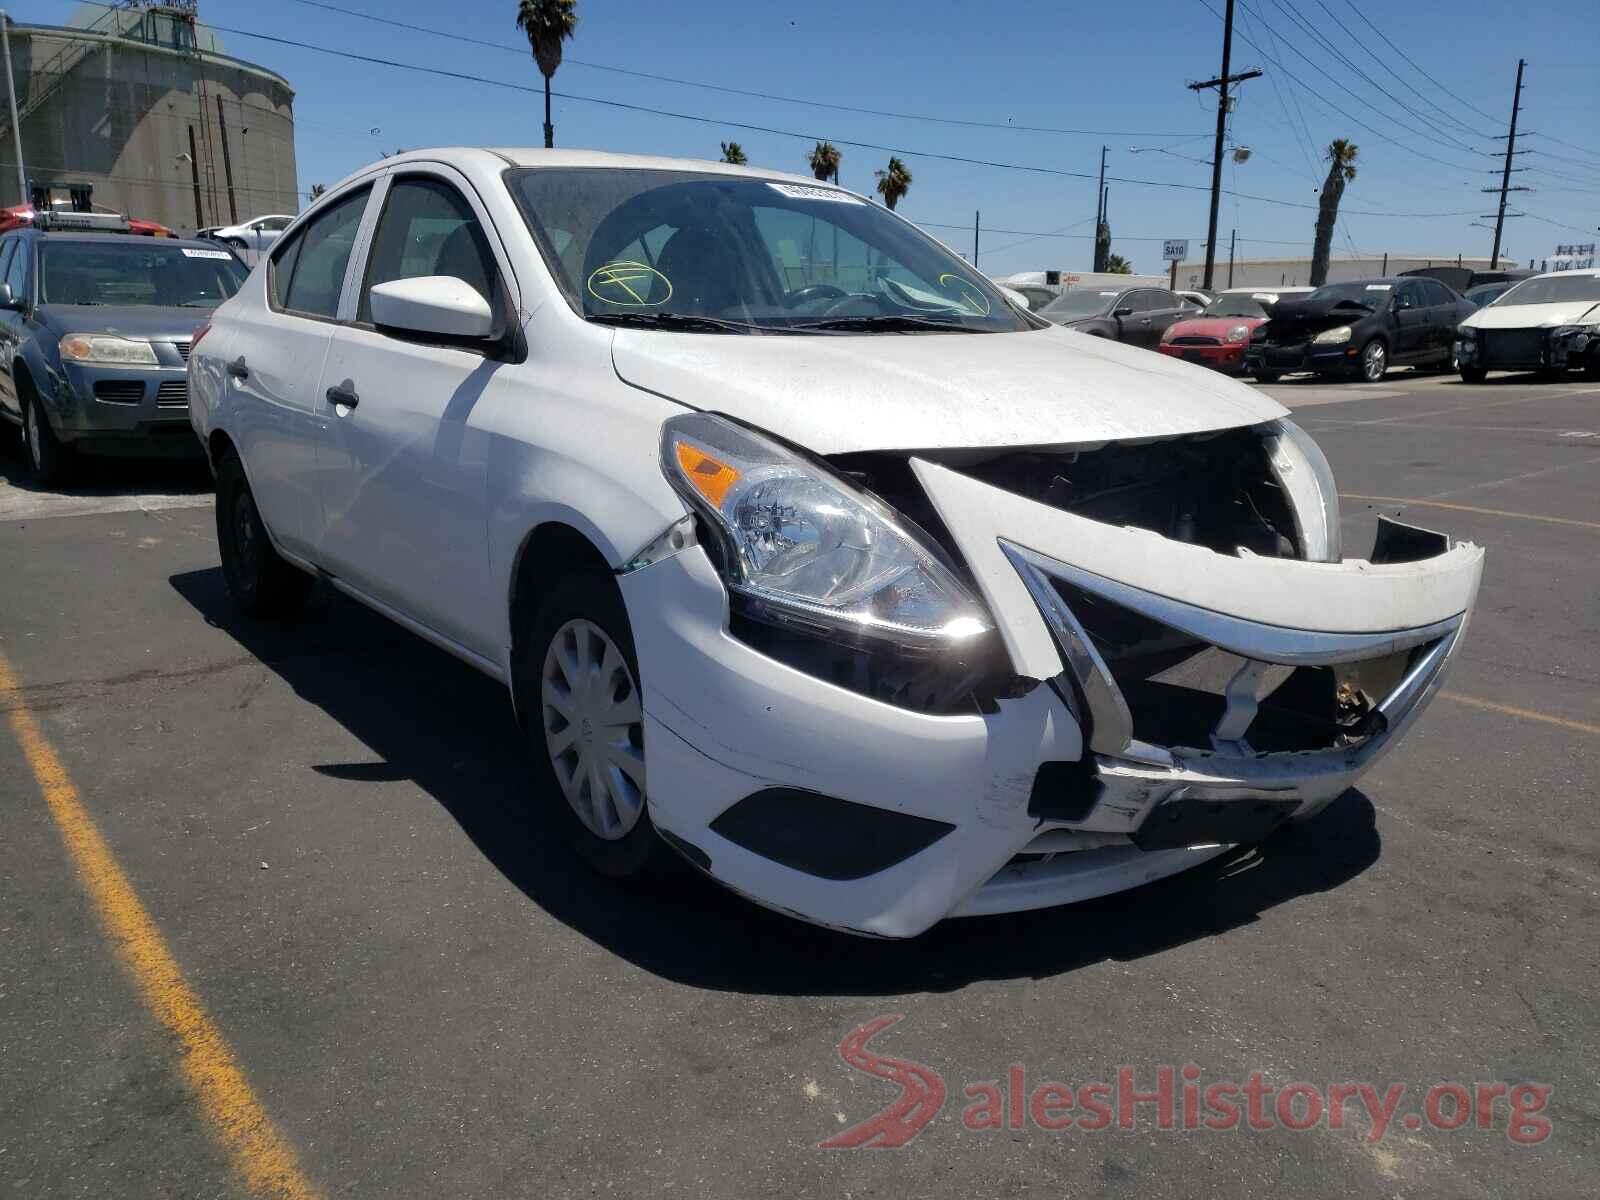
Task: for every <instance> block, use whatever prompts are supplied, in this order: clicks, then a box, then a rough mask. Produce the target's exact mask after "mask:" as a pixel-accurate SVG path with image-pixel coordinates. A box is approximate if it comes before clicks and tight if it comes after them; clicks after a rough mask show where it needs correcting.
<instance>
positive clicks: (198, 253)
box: [178, 246, 233, 262]
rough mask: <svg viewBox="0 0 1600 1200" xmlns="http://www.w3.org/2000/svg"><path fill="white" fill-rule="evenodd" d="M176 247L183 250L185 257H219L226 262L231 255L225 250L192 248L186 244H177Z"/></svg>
mask: <svg viewBox="0 0 1600 1200" xmlns="http://www.w3.org/2000/svg"><path fill="white" fill-rule="evenodd" d="M178 249H180V250H182V251H183V256H184V257H185V258H220V259H221V260H222V261H223V262H227V261H228V260H229V259H230V258H232V257H233V255H231V254H229V253H228V252H227V251H226V250H193V249H190V248H189V247H188V246H179V247H178Z"/></svg>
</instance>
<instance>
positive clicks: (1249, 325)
mask: <svg viewBox="0 0 1600 1200" xmlns="http://www.w3.org/2000/svg"><path fill="white" fill-rule="evenodd" d="M1265 321H1266V318H1265V317H1191V318H1190V319H1189V320H1187V321H1174V322H1173V323H1172V326H1171V332H1170V335H1169V336H1171V337H1214V338H1217V339H1219V340H1220V339H1222V338H1226V337H1227V336H1228V330H1230V329H1237V328H1238V327H1239V326H1240V325H1243V326H1244V327H1245V328H1246V329H1254V328H1255V327H1256V326H1257V325H1261V324H1263V323H1265Z"/></svg>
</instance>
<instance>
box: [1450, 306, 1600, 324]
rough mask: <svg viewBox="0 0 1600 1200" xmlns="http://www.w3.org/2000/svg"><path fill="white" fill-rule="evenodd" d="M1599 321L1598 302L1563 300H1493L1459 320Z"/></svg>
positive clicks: (1473, 322)
mask: <svg viewBox="0 0 1600 1200" xmlns="http://www.w3.org/2000/svg"><path fill="white" fill-rule="evenodd" d="M1594 322H1600V303H1596V302H1595V301H1593V300H1562V301H1558V302H1557V303H1555V304H1492V305H1490V306H1489V307H1488V308H1480V309H1479V310H1478V311H1477V312H1475V313H1473V314H1472V315H1471V316H1470V317H1468V318H1467V319H1466V320H1465V321H1463V322H1461V323H1462V324H1463V325H1465V326H1467V327H1468V328H1470V329H1538V328H1540V327H1541V326H1546V325H1587V324H1591V323H1594Z"/></svg>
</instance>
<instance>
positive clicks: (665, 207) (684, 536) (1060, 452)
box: [189, 149, 1483, 937]
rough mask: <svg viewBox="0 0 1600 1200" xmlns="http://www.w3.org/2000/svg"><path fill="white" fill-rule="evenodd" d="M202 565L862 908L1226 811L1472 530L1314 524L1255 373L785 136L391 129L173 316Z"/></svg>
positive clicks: (1367, 660)
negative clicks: (429, 663) (373, 648)
mask: <svg viewBox="0 0 1600 1200" xmlns="http://www.w3.org/2000/svg"><path fill="white" fill-rule="evenodd" d="M189 377H190V397H191V400H190V405H191V407H190V415H191V419H192V421H193V424H194V427H195V429H196V431H197V432H198V434H199V436H200V438H201V440H202V441H203V442H204V444H205V445H206V446H207V447H208V449H209V452H210V458H211V462H212V464H213V466H214V468H215V471H216V476H217V531H218V537H219V541H220V550H221V558H222V565H223V570H224V574H225V577H226V580H227V586H228V588H229V590H230V592H231V593H232V595H233V597H234V599H235V600H236V602H237V603H238V604H239V606H240V607H241V608H242V609H243V610H244V611H245V612H247V613H250V614H255V615H259V616H267V615H283V614H287V613H290V612H292V611H293V609H294V608H295V606H296V605H297V604H298V603H299V602H300V601H301V600H302V599H303V598H304V596H305V595H306V592H307V589H308V587H309V586H310V585H311V583H312V579H313V577H314V576H316V577H320V578H322V579H324V580H326V581H327V582H328V583H329V584H331V585H332V586H333V587H335V588H337V589H339V590H340V591H342V592H345V593H347V594H349V595H350V596H353V597H355V598H356V599H357V600H359V601H361V602H362V603H364V604H367V605H370V606H371V607H372V608H374V609H376V610H378V611H379V612H381V613H384V614H386V615H387V616H389V617H391V618H393V619H394V620H395V621H397V622H399V623H400V624H402V625H403V626H405V627H406V628H408V629H410V630H412V631H414V632H416V633H417V634H419V635H420V636H422V637H424V638H427V639H428V640H430V641H432V642H435V643H437V644H438V645H439V646H442V647H443V648H445V649H446V650H448V651H449V652H451V653H452V654H455V655H457V656H459V657H460V658H462V659H464V660H465V661H466V662H468V663H471V664H472V665H473V666H475V667H477V668H478V669H479V670H481V671H483V672H484V673H485V674H487V675H490V676H492V677H493V678H495V679H497V680H500V681H502V682H504V683H505V684H506V685H507V687H508V689H509V691H510V694H511V699H512V701H513V704H514V706H515V711H516V713H517V716H518V719H519V721H520V723H521V726H522V728H523V730H524V731H525V735H526V737H527V739H528V741H529V744H530V747H531V753H532V757H533V759H534V763H535V774H536V779H534V780H533V781H531V782H530V785H529V788H528V792H527V796H528V802H529V803H530V804H534V805H541V806H547V807H548V811H549V812H550V813H551V814H552V815H553V819H554V820H556V821H558V822H560V823H561V824H562V826H563V828H564V829H565V830H566V832H567V833H568V835H569V836H570V839H571V842H572V844H573V846H574V848H575V849H576V850H577V852H578V853H580V854H581V855H582V856H583V857H585V858H586V859H587V860H588V861H589V862H590V863H591V864H593V865H594V866H595V867H596V868H598V869H599V870H601V871H603V872H605V873H608V874H612V875H626V874H633V873H637V872H640V871H642V870H645V869H646V868H647V867H649V866H650V865H651V863H652V861H653V860H656V859H658V858H659V857H660V856H661V855H662V854H663V853H664V852H676V853H677V854H678V855H681V856H682V857H683V858H684V859H686V860H688V861H689V862H691V863H693V864H694V865H695V866H697V867H698V868H699V869H701V870H702V871H704V872H706V873H707V874H709V875H711V876H713V877H714V878H716V879H718V880H720V881H721V882H723V883H724V884H726V885H727V886H729V887H730V888H733V889H735V890H736V891H738V892H741V893H743V894H744V895H746V896H749V897H751V898H752V899H754V900H756V901H759V902H760V903H762V904H766V905H769V906H771V907H773V908H776V909H779V910H781V911H783V912H786V913H790V914H792V915H795V916H798V917H801V918H804V919H806V920H809V921H814V922H817V923H820V924H824V925H828V926H832V927H835V928H839V929H846V930H850V931H854V932H858V933H865V934H873V935H878V936H888V937H904V936H911V935H914V934H917V933H919V932H921V931H923V930H925V929H927V928H928V927H929V926H931V925H933V924H934V923H935V922H937V921H939V920H941V919H942V918H944V917H947V916H952V915H970V914H981V913H995V912H1003V911H1014V910H1019V909H1030V908H1039V907H1043V906H1046V905H1052V904H1060V903H1064V902H1068V901H1074V900H1079V899H1083V898H1086V897H1090V896H1096V895H1103V894H1106V893H1108V892H1114V891H1117V890H1119V889H1123V888H1128V887H1132V886H1135V885H1137V884H1140V883H1144V882H1146V881H1149V880H1153V879H1157V878H1160V877H1162V876H1165V875H1170V874H1172V873H1173V872H1176V871H1179V870H1182V869H1184V868H1186V867H1189V866H1191V865H1194V864H1196V863H1199V862H1203V861H1205V860H1206V859H1208V858H1211V857H1213V856H1215V855H1217V854H1219V853H1222V852H1223V851H1224V850H1225V849H1226V848H1227V847H1228V846H1231V845H1234V844H1238V843H1246V842H1252V841H1256V840H1259V839H1261V838H1264V837H1266V836H1267V835H1268V834H1270V833H1271V832H1272V830H1273V829H1275V828H1276V827H1277V826H1278V824H1279V823H1280V822H1282V821H1285V820H1296V819H1301V818H1305V817H1307V816H1310V815H1312V814H1314V813H1316V812H1317V811H1319V810H1320V809H1322V808H1323V807H1324V806H1325V805H1327V804H1328V803H1329V802H1330V801H1331V800H1333V799H1334V798H1335V797H1336V796H1338V795H1339V794H1340V793H1341V792H1343V791H1344V790H1345V789H1346V788H1347V787H1348V786H1350V784H1351V783H1352V782H1353V781H1354V780H1355V779H1356V778H1357V777H1358V776H1360V775H1361V773H1362V772H1363V771H1365V770H1366V769H1367V768H1368V767H1370V766H1371V765H1372V763H1373V761H1374V760H1375V759H1376V758H1377V757H1378V756H1379V755H1381V754H1383V753H1384V752H1385V751H1387V750H1388V749H1389V748H1390V747H1391V746H1393V745H1394V744H1395V742H1396V741H1397V740H1398V739H1399V738H1400V737H1401V735H1402V734H1404V732H1405V731H1406V729H1407V728H1408V727H1409V726H1410V725H1411V724H1412V722H1414V721H1415V720H1416V718H1417V716H1418V714H1419V713H1420V712H1421V711H1422V709H1423V708H1424V706H1425V705H1426V704H1427V702H1428V701H1429V699H1430V698H1431V697H1432V696H1433V695H1434V693H1435V692H1436V690H1437V689H1438V688H1439V686H1440V682H1441V680H1442V678H1443V674H1444V671H1445V668H1446V666H1447V665H1448V663H1449V662H1450V660H1451V658H1452V656H1453V655H1454V653H1455V651H1456V650H1457V648H1458V647H1459V645H1460V640H1461V634H1462V631H1463V629H1464V628H1465V624H1466V620H1467V616H1468V613H1469V611H1470V609H1471V607H1472V604H1473V601H1474V598H1475V596H1476V593H1477V589H1478V582H1479V577H1480V574H1481V570H1482V559H1483V554H1482V551H1481V550H1479V549H1478V548H1477V547H1475V546H1472V545H1470V544H1451V543H1450V542H1449V541H1448V539H1446V538H1445V537H1443V536H1442V535H1439V534H1434V533H1429V532H1427V531H1424V530H1419V529H1413V528H1410V527H1407V526H1401V525H1398V524H1395V523H1393V522H1383V523H1382V524H1381V525H1380V527H1379V533H1378V539H1377V544H1376V545H1375V547H1374V549H1373V550H1372V551H1371V552H1370V553H1369V555H1368V556H1367V557H1366V558H1350V559H1346V558H1344V556H1343V554H1342V551H1341V546H1340V524H1339V511H1338V500H1337V493H1336V491H1335V488H1334V483H1333V479H1332V475H1331V472H1330V471H1329V469H1328V465H1327V462H1326V460H1325V459H1324V457H1323V456H1322V454H1321V452H1320V451H1319V450H1318V448H1317V446H1316V444H1315V443H1314V442H1313V441H1312V440H1311V439H1310V438H1309V437H1308V436H1307V435H1306V434H1305V433H1304V432H1303V431H1302V430H1300V429H1299V428H1298V427H1296V426H1295V425H1294V424H1293V422H1291V421H1289V420H1288V419H1287V418H1286V414H1285V412H1284V410H1283V409H1282V408H1281V407H1280V406H1279V405H1278V404H1277V403H1276V402H1274V401H1273V400H1272V399H1270V398H1269V397H1267V396H1266V395H1264V394H1262V393H1260V392H1258V391H1254V390H1252V389H1250V388H1247V387H1244V386H1242V385H1240V384H1238V383H1235V382H1233V381H1231V380H1228V379H1225V378H1222V377H1219V376H1217V375H1215V374H1213V373H1211V372H1208V371H1206V370H1204V369H1202V368H1197V367H1193V366H1190V365H1189V364H1186V363H1183V362H1178V361H1171V360H1168V359H1164V358H1160V357H1157V356H1155V355H1151V354H1147V353H1144V352H1143V351H1140V350H1138V349H1133V348H1129V347H1126V346H1122V345H1119V344H1117V343H1115V342H1110V341H1101V340H1094V339H1089V338H1083V337H1075V336H1073V335H1071V334H1070V333H1067V332H1065V331H1064V330H1061V329H1059V328H1058V327H1055V326H1052V325H1050V324H1048V323H1046V322H1043V321H1040V320H1038V319H1037V318H1034V317H1032V316H1030V315H1028V314H1026V313H1024V312H1022V311H1020V310H1018V309H1017V308H1015V307H1014V306H1012V305H1010V304H1007V303H1005V302H1004V301H1003V299H1002V297H1001V295H1000V293H999V292H998V291H997V290H996V288H995V286H994V285H993V284H992V283H991V282H990V281H989V280H987V279H985V278H984V277H983V276H982V275H980V274H978V273H977V272H976V271H974V270H973V269H971V268H970V267H968V266H967V265H966V264H965V263H964V262H962V261H961V260H960V259H959V258H958V257H956V256H955V255H953V254H951V253H950V252H949V251H948V250H946V249H944V248H943V247H942V246H940V245H939V244H938V243H937V242H935V241H933V240H931V239H930V238H928V237H926V236H925V235H923V234H922V233H921V232H919V231H918V230H917V228H916V227H915V226H913V225H911V224H909V223H908V222H906V221H904V220H902V219H901V218H900V217H897V216H895V215H894V214H893V213H891V212H888V211H886V210H885V209H884V208H882V207H881V206H878V205H874V204H871V203H869V202H867V201H866V200H864V199H863V198H861V197H859V196H856V195H854V194H852V193H850V192H846V191H843V190H840V189H839V188H836V187H832V186H829V185H827V184H819V183H818V182H817V181H816V180H814V179H809V178H803V177H796V176H789V175H780V174H775V173H771V172H765V171H758V170H751V169H746V168H739V167H733V166H728V165H724V164H718V163H705V162H689V161H680V160H670V159H654V158H635V157H626V156H618V155H608V154H598V153H585V152H577V151H549V150H543V151H541V150H504V151H499V150H477V149H451V150H437V151H419V152H413V153H410V154H406V155H401V156H398V157H394V158H389V159H386V160H384V161H382V162H380V163H377V164H374V165H373V166H371V167H369V168H368V169H366V170H364V171H361V172H358V173H357V174H355V175H353V176H351V177H350V178H349V179H346V180H344V181H343V182H342V183H340V184H339V185H337V186H336V187H334V188H332V189H331V190H330V191H329V192H328V193H327V194H326V195H325V196H323V197H322V198H321V199H320V200H319V201H318V202H317V204H316V205H315V206H314V207H312V208H311V209H310V210H309V211H308V212H306V213H304V214H303V215H302V216H301V217H299V218H298V219H297V220H296V222H295V223H294V224H293V225H292V226H291V227H290V228H289V229H288V231H287V232H286V233H285V234H284V236H283V238H282V239H281V240H280V241H279V243H278V244H277V245H276V246H275V247H274V248H273V250H272V251H271V253H270V254H269V256H268V260H267V265H266V269H264V270H258V271H256V272H254V273H253V274H252V275H251V276H250V279H249V281H248V282H247V283H246V285H245V287H244V288H243V290H242V291H241V292H240V293H239V294H238V296H236V297H235V298H233V299H232V300H230V301H228V302H227V303H225V304H224V305H222V306H221V307H220V308H219V309H218V310H217V311H216V313H215V314H214V316H213V317H212V319H211V321H210V324H209V325H208V326H207V327H206V329H205V330H203V331H202V332H201V333H200V334H198V335H197V336H196V338H195V342H194V347H193V352H192V354H191V357H190V360H189Z"/></svg>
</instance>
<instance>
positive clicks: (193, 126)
mask: <svg viewBox="0 0 1600 1200" xmlns="http://www.w3.org/2000/svg"><path fill="white" fill-rule="evenodd" d="M196 15H197V13H196V0H167V2H166V3H156V2H154V0H128V2H127V3H125V4H123V5H121V6H119V7H116V8H107V7H105V6H103V5H87V4H86V5H83V6H82V7H81V8H79V9H78V10H77V11H76V12H75V13H74V14H73V16H72V18H71V20H70V21H69V23H68V24H67V25H65V26H55V25H19V24H11V23H8V25H7V31H8V36H9V37H10V41H11V71H12V77H13V79H14V82H15V88H16V97H17V111H18V114H19V117H20V125H21V129H22V160H23V166H24V169H25V171H26V174H27V177H28V179H29V180H30V182H31V183H32V184H35V185H38V184H43V183H46V182H57V183H68V182H71V183H88V184H91V185H92V186H93V187H94V202H95V204H97V205H105V206H107V207H110V208H114V209H118V210H120V211H122V212H125V213H127V214H128V215H129V216H132V217H142V218H145V219H147V220H152V221H159V222H161V223H162V224H163V225H168V226H171V227H172V228H173V229H176V230H178V231H180V232H192V231H193V230H195V229H197V228H201V227H204V226H211V225H231V224H233V223H234V222H235V221H243V220H248V219H249V218H251V217H253V216H257V215H260V214H262V213H294V212H298V211H299V209H300V196H299V191H300V186H299V180H298V178H297V176H296V172H295V159H294V109H293V105H294V89H293V88H291V87H290V86H289V82H288V80H286V79H284V78H283V77H282V76H281V75H278V74H277V73H275V72H273V71H269V70H267V69H266V68H265V67H260V66H257V65H255V64H254V63H248V62H245V61H243V60H242V59H238V58H233V57H231V56H230V55H228V54H226V53H224V52H223V48H222V45H221V43H220V41H219V40H218V39H217V38H216V36H215V35H214V34H213V33H212V32H211V31H210V30H208V29H205V28H203V27H200V26H197V24H196ZM3 83H4V81H3V80H0V86H3ZM27 199H28V198H27V197H26V196H19V195H18V181H17V168H16V154H15V151H14V148H13V139H12V136H11V121H10V117H9V114H8V113H7V111H6V106H5V105H4V104H3V103H0V206H3V205H12V204H18V203H23V202H26V200H27Z"/></svg>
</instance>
